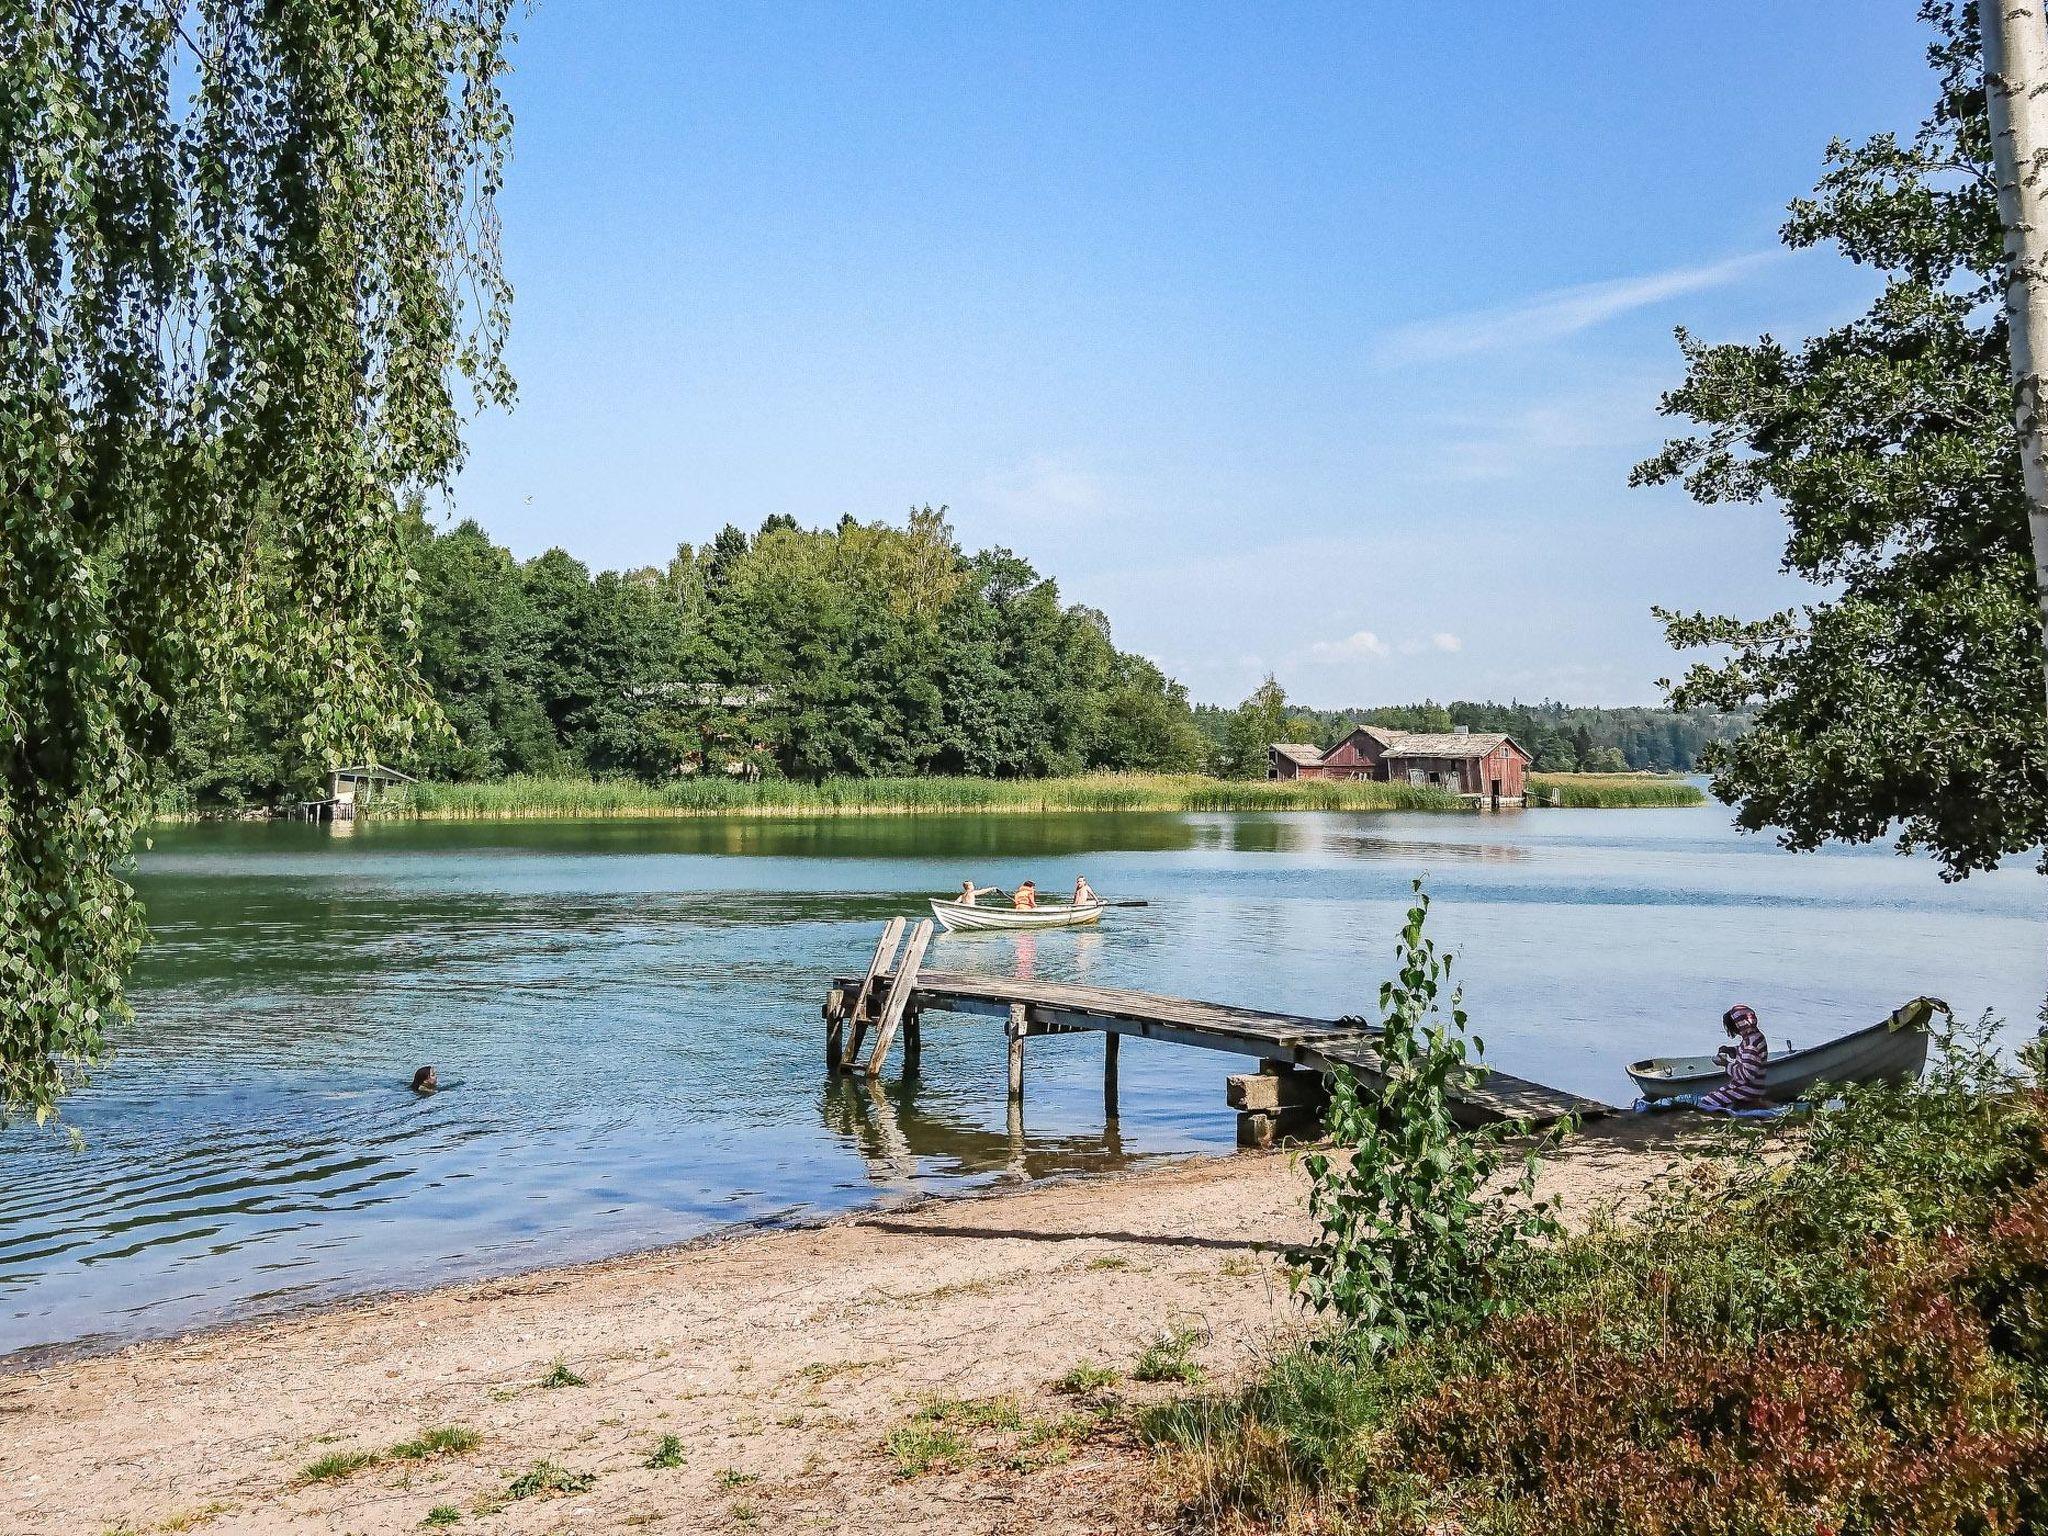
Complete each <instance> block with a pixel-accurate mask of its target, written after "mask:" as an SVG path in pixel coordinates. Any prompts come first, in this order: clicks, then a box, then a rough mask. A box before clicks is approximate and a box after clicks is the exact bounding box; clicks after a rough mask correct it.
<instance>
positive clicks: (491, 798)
mask: <svg viewBox="0 0 2048 1536" xmlns="http://www.w3.org/2000/svg"><path fill="white" fill-rule="evenodd" d="M1460 808H1461V802H1460V801H1459V799H1458V797H1457V796H1456V795H1453V794H1449V793H1447V792H1445V791H1443V790H1440V789H1431V788H1428V787H1426V786H1418V785H1412V784H1375V783H1369V782H1365V783H1361V782H1355V781H1351V780H1321V781H1318V780H1295V781H1290V782H1276V781H1269V780H1266V779H1212V778H1209V777H1207V776H1206V775H1202V774H1165V773H1103V774H1086V775H1082V776H1079V777H1074V778H1062V779H972V778H958V777H952V778H942V777H933V778H875V779H825V780H822V781H819V782H816V783H809V782H805V781H802V780H797V779H764V780H761V781H760V782H758V783H754V784H748V783H743V782H740V781H738V780H734V779H727V778H722V777H721V778H689V779H671V780H668V781H665V782H663V783H660V784H644V783H641V782H639V781H638V780H633V779H541V778H511V779H500V780H496V781H494V782H491V783H476V784H435V783H429V784H417V785H414V786H412V787H411V788H409V789H407V790H406V791H405V792H404V794H403V795H401V796H394V797H392V798H390V799H388V800H382V801H379V802H378V803H377V805H376V806H375V807H373V808H370V810H369V812H368V814H371V815H373V816H376V817H379V818H404V817H415V818H422V819H427V820H435V821H464V820H490V819H496V818H501V817H533V818H537V819H545V818H560V819H565V820H567V819H578V818H584V817H607V816H916V815H947V814H952V813H956V812H972V813H980V814H988V813H1000V812H1013V813H1016V814H1020V815H1043V814H1046V813H1049V812H1058V811H1454V810H1458V809H1460Z"/></svg>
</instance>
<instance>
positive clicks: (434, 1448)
mask: <svg viewBox="0 0 2048 1536" xmlns="http://www.w3.org/2000/svg"><path fill="white" fill-rule="evenodd" d="M483 1439H484V1437H483V1436H482V1435H480V1434H478V1433H477V1432H476V1431H475V1430H473V1429H471V1428H469V1427H468V1426H467V1425H464V1424H442V1425H438V1426H437V1427H435V1428H433V1429H428V1430H422V1431H421V1432H420V1433H419V1435H418V1436H417V1437H416V1438H414V1439H411V1440H401V1441H400V1442H399V1443H398V1444H396V1445H394V1446H392V1447H391V1448H390V1449H388V1450H383V1451H366V1450H362V1449H360V1448H355V1449H350V1450H342V1451H329V1452H328V1453H327V1454H326V1455H325V1456H322V1457H321V1458H320V1459H319V1460H318V1461H309V1462H307V1463H306V1464H305V1465H304V1466H303V1467H301V1468H299V1481H300V1482H302V1483H338V1482H340V1481H341V1480H342V1479H343V1478H347V1477H353V1476H355V1474H356V1473H358V1472H361V1471H363V1470H364V1469H365V1468H367V1467H375V1466H380V1465H382V1464H383V1463H384V1462H387V1461H432V1460H434V1459H435V1458H436V1457H441V1456H459V1455H461V1454H462V1453H463V1452H465V1451H473V1450H475V1449H476V1448H477V1447H478V1446H479V1445H481V1444H483Z"/></svg>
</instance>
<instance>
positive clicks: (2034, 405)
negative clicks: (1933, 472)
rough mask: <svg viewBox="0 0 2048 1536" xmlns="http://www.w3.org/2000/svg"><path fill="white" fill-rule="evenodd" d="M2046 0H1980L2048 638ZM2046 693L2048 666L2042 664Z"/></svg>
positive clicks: (2023, 439) (2017, 400)
mask: <svg viewBox="0 0 2048 1536" xmlns="http://www.w3.org/2000/svg"><path fill="white" fill-rule="evenodd" d="M2044 3H2048V0H1977V19H1978V25H1979V27H1980V28H1981V30H1982V31H1983V34H1984V96H1985V101H1986V104H1987V105H1988V106H1989V107H1990V110H1991V144H1992V153H1993V160H1994V167H1995V170H1996V173H1997V177H1998V215H1999V222H2000V223H2001V224H2003V225H2004V226H2005V254H2006V257H2007V269H2006V279H2005V312H2006V319H2007V329H2008V330H2009V331H2010V333H2011V343H2012V344H2011V356H2012V382H2013V411H2014V418H2015V420H2016V421H2017V422H2018V424H2019V434H2020V464H2021V469H2022V473H2023V474H2024V476H2025V481H2026V491H2027V527H2028V531H2029V533H2030V534H2031V535H2032V536H2033V544H2034V591H2035V596H2036V599H2037V600H2038V602H2039V604H2040V608H2041V625H2042V634H2043V644H2044V645H2048V420H2044V417H2043V410H2044V395H2048V387H2044V384H2043V380H2042V377H2041V358H2042V353H2043V352H2044V351H2048V15H2044V13H2043V7H2044ZM2042 690H2043V691H2042V697H2043V699H2044V701H2048V664H2044V669H2043V672H2042Z"/></svg>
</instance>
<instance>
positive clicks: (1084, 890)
mask: <svg viewBox="0 0 2048 1536" xmlns="http://www.w3.org/2000/svg"><path fill="white" fill-rule="evenodd" d="M1100 900H1102V898H1101V897H1100V896H1098V895H1096V894H1095V888H1094V887H1093V886H1091V885H1090V884H1089V883H1088V877H1087V876H1086V875H1076V876H1074V905H1075V906H1077V907H1092V906H1093V905H1095V903H1096V902H1098V901H1100Z"/></svg>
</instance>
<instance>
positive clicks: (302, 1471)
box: [299, 1451, 381, 1483]
mask: <svg viewBox="0 0 2048 1536" xmlns="http://www.w3.org/2000/svg"><path fill="white" fill-rule="evenodd" d="M380 1459H381V1458H380V1457H379V1456H378V1455H377V1453H376V1452H375V1451H329V1452H328V1453H327V1454H326V1455H325V1456H322V1457H321V1458H320V1459H319V1460H318V1461H309V1462H307V1463H306V1464H305V1465H304V1466H303V1467H301V1468H299V1481H300V1482H302V1483H338V1482H340V1481H341V1480H342V1479H343V1478H345V1477H354V1476H355V1475H356V1473H358V1472H360V1471H362V1470H363V1468H365V1467H374V1466H375V1465H377V1463H378V1461H379V1460H380Z"/></svg>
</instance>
